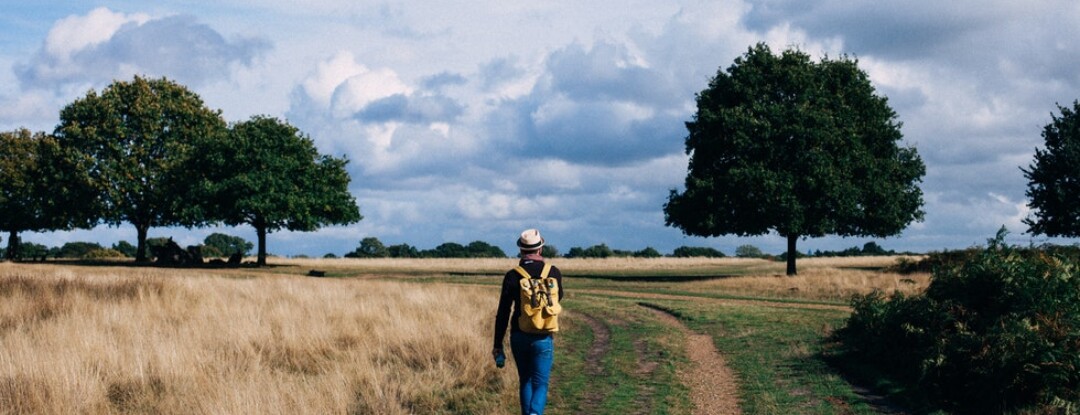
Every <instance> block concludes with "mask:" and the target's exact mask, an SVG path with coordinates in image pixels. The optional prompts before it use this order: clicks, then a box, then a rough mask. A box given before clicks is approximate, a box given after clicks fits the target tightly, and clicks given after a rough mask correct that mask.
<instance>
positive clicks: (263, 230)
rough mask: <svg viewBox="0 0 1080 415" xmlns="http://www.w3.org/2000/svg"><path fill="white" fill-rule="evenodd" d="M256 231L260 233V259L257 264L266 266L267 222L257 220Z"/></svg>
mask: <svg viewBox="0 0 1080 415" xmlns="http://www.w3.org/2000/svg"><path fill="white" fill-rule="evenodd" d="M255 232H256V233H257V234H258V235H259V260H258V262H257V264H258V265H259V266H260V267H264V266H266V224H265V223H262V221H261V220H257V221H256V224H255Z"/></svg>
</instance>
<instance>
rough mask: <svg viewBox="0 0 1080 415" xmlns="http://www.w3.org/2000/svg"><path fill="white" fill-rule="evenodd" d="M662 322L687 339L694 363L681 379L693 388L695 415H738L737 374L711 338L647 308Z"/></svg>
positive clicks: (688, 353) (668, 316) (687, 352)
mask: <svg viewBox="0 0 1080 415" xmlns="http://www.w3.org/2000/svg"><path fill="white" fill-rule="evenodd" d="M648 309H649V310H651V311H652V312H653V313H655V314H656V315H657V317H659V318H660V321H663V322H664V323H667V324H669V325H672V326H674V327H677V328H679V330H680V331H682V332H683V334H685V335H686V354H687V357H688V358H689V359H690V361H691V362H693V367H692V368H691V369H690V370H689V371H681V372H680V373H679V378H680V379H681V380H682V382H683V384H685V385H687V386H689V387H690V399H691V400H692V401H693V402H694V413H695V414H709V415H713V414H717V415H735V414H742V410H741V409H739V395H738V391H739V389H738V386H737V385H738V383H737V382H736V378H735V373H733V372H732V371H731V369H730V368H728V366H727V360H725V359H724V356H723V355H721V354H720V352H718V351H717V350H716V345H714V344H713V340H712V337H709V336H708V335H705V334H697V333H695V332H693V331H692V330H690V328H688V327H686V325H684V324H683V323H682V322H681V321H679V319H677V318H675V316H673V315H671V314H668V313H665V312H663V311H660V310H656V309H653V308H648Z"/></svg>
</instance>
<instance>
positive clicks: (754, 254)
mask: <svg viewBox="0 0 1080 415" xmlns="http://www.w3.org/2000/svg"><path fill="white" fill-rule="evenodd" d="M735 256H737V257H739V258H761V257H763V256H765V254H764V253H762V252H761V249H760V248H758V247H756V246H753V245H739V247H738V248H735Z"/></svg>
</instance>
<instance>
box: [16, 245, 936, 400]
mask: <svg viewBox="0 0 1080 415" xmlns="http://www.w3.org/2000/svg"><path fill="white" fill-rule="evenodd" d="M895 261H896V258H890V257H879V258H851V259H831V260H821V259H808V260H801V261H800V275H799V276H797V277H793V278H792V277H785V276H781V274H783V264H782V263H778V262H772V261H765V260H751V259H728V258H724V259H675V258H658V259H634V258H614V259H555V260H553V262H554V263H555V264H556V265H558V266H559V267H560V268H562V269H563V270H564V273H565V274H566V285H567V290H568V293H569V297H568V298H567V300H566V302H565V305H566V307H567V309H568V310H569V311H568V313H567V314H566V316H565V318H564V319H563V320H562V323H563V324H562V326H563V330H562V332H561V333H560V334H559V336H558V339H557V346H556V347H557V356H556V367H555V371H554V373H553V385H552V387H553V389H552V393H551V400H550V405H549V412H551V413H555V414H559V413H590V414H633V413H641V414H646V413H647V414H688V413H703V412H699V411H700V409H701V408H698V409H697V410H696V409H695V407H694V402H693V399H692V397H691V396H690V393H689V388H688V386H687V385H686V384H685V383H686V382H684V381H681V380H680V379H681V378H680V377H679V374H680V373H684V372H685V371H687V370H688V368H691V367H693V365H694V364H695V362H693V361H690V360H689V359H688V358H687V355H686V352H685V347H684V345H685V341H686V338H685V335H684V334H683V333H682V332H680V331H679V330H678V329H677V328H676V327H673V326H672V325H671V324H669V323H667V322H665V320H664V319H661V318H659V317H658V316H657V315H656V313H655V312H654V311H653V310H654V309H660V310H665V311H666V312H668V313H670V314H673V315H675V316H677V317H679V319H680V321H682V322H683V323H684V324H685V325H686V326H688V327H690V328H691V329H692V330H694V331H695V332H697V333H703V334H708V335H710V336H712V338H713V341H714V344H715V345H716V346H717V349H718V350H719V351H720V352H721V353H723V354H725V355H726V356H728V361H729V363H730V365H731V366H732V368H733V369H734V371H735V373H736V375H737V377H738V383H739V402H740V405H741V406H742V408H743V412H744V413H762V414H765V413H807V414H819V413H820V414H828V413H880V412H882V411H883V410H882V407H881V406H880V405H879V404H876V403H875V401H874V399H873V398H872V397H869V396H867V395H866V394H865V393H860V392H859V391H860V389H859V388H858V387H857V386H853V385H851V384H849V383H847V381H845V380H844V379H843V377H842V376H841V375H840V374H838V373H837V372H836V370H835V369H833V368H832V367H831V366H829V365H828V364H826V363H825V361H824V360H823V359H822V358H821V357H820V354H821V352H822V350H823V348H827V347H828V344H827V342H826V339H827V336H828V334H829V333H830V332H831V330H832V329H833V328H835V327H838V326H839V325H842V324H843V321H844V319H845V318H846V316H847V314H848V313H850V311H849V310H848V308H847V298H848V297H850V295H852V294H855V293H865V292H869V291H870V290H874V289H879V290H885V291H887V292H891V291H894V290H899V291H904V292H909V293H910V292H917V291H919V290H921V289H923V288H925V286H926V284H927V283H928V280H929V277H928V276H927V275H899V274H894V273H890V272H887V271H883V270H882V269H883V267H885V266H888V265H891V264H893V263H895ZM270 263H271V265H272V266H270V267H266V268H240V269H201V268H200V269H168V268H155V267H133V266H130V264H127V263H123V262H118V263H114V264H97V265H93V266H90V265H86V264H58V263H49V264H12V263H3V264H0V350H4V353H2V354H0V413H13V414H14V413H18V414H22V413H27V414H39V413H40V414H51V413H84V414H114V413H115V414H122V413H162V414H170V413H185V414H191V413H195V414H202V413H205V414H220V413H228V414H233V413H237V414H238V413H268V414H278V413H280V414H286V413H288V414H297V413H310V414H332V413H342V414H345V413H348V414H406V413H417V414H440V413H442V414H489V413H490V414H501V413H513V410H514V407H515V405H516V388H515V384H516V377H515V376H514V375H513V368H512V366H508V367H507V368H506V369H503V370H499V369H496V368H495V366H494V365H493V364H492V362H491V357H490V348H491V345H490V344H491V340H490V337H491V327H492V318H493V316H494V308H495V304H496V303H497V298H496V296H497V291H496V288H495V287H496V286H497V284H498V282H499V280H500V276H501V274H502V273H503V272H505V270H506V269H507V268H508V267H510V266H512V264H513V263H514V261H513V260H511V259H497V260H489V259H482V260H479V259H478V260H435V259H425V260H401V259H282V258H271V260H270ZM310 270H320V271H324V272H325V273H326V277H323V278H313V277H308V276H306V274H307V273H308V272H309V271H310ZM646 306H647V307H646ZM511 364H512V362H511Z"/></svg>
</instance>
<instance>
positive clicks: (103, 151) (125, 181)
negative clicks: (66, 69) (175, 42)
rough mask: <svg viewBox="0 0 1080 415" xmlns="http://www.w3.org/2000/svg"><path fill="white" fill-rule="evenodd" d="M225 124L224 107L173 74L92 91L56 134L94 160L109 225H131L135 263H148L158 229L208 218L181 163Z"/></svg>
mask: <svg viewBox="0 0 1080 415" xmlns="http://www.w3.org/2000/svg"><path fill="white" fill-rule="evenodd" d="M225 130H226V124H225V121H224V119H222V118H221V114H220V111H217V110H211V109H209V108H207V107H206V106H205V105H204V104H203V101H202V99H201V98H199V96H198V95H196V94H195V93H194V92H191V91H190V90H188V89H187V88H185V87H184V86H182V85H180V84H177V83H175V82H173V81H170V80H167V79H164V78H162V79H146V78H142V77H138V76H136V77H135V79H133V80H132V81H130V82H123V81H116V82H113V83H112V84H111V85H109V86H108V87H106V88H105V89H104V90H102V92H101V93H100V94H98V93H96V92H95V91H94V90H90V91H89V92H88V93H87V94H86V96H85V97H82V98H79V99H77V100H75V102H73V103H71V104H69V105H67V106H66V107H64V109H63V110H62V111H61V112H60V124H59V125H58V126H57V127H56V132H55V135H56V137H57V139H58V140H59V141H60V143H61V145H62V146H64V147H65V148H70V149H72V150H75V151H78V152H80V153H81V154H82V155H83V157H84V159H85V160H86V162H87V163H88V164H89V167H88V169H89V170H88V171H89V173H90V175H91V176H92V178H93V179H94V181H95V183H96V186H97V187H98V190H99V191H100V194H101V200H102V202H103V206H104V207H103V213H102V219H103V220H104V222H105V223H108V224H110V225H119V224H121V223H123V222H128V223H131V224H132V225H134V226H135V229H136V231H137V233H138V243H137V250H136V254H135V258H136V261H145V260H146V259H147V256H146V250H147V246H146V235H147V232H148V230H149V229H150V228H151V227H155V226H173V225H184V226H192V225H195V224H199V223H202V222H204V218H200V217H198V216H197V215H192V212H199V211H198V210H197V209H193V208H192V207H193V206H192V204H193V201H192V200H191V198H190V197H189V195H190V191H189V187H190V182H191V178H190V173H189V172H186V171H184V170H183V169H182V168H181V166H183V165H184V161H185V160H186V159H187V158H188V157H190V156H191V154H192V152H193V150H194V142H195V141H196V140H199V139H204V138H207V137H215V136H220V135H221V134H223V133H224V132H225Z"/></svg>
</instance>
